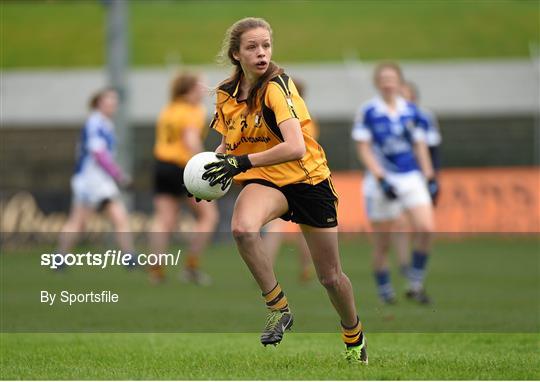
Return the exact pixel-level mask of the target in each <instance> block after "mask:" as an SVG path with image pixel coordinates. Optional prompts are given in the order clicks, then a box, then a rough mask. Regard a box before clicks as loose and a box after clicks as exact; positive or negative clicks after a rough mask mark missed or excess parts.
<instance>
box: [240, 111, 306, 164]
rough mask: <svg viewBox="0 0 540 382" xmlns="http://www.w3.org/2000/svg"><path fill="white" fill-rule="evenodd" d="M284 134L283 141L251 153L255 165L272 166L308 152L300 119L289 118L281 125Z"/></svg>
mask: <svg viewBox="0 0 540 382" xmlns="http://www.w3.org/2000/svg"><path fill="white" fill-rule="evenodd" d="M278 127H279V130H280V131H281V135H282V136H283V142H281V143H279V144H277V145H275V146H274V147H272V148H270V149H268V150H265V151H261V152H258V153H254V154H249V155H248V159H249V161H250V162H251V165H252V166H253V167H264V166H271V165H274V164H279V163H284V162H289V161H293V160H298V159H302V158H303V156H304V155H305V153H306V144H305V142H304V136H303V135H302V129H301V128H300V121H299V120H298V119H297V118H289V119H287V120H285V121H283V122H281V123H280V124H279V125H278Z"/></svg>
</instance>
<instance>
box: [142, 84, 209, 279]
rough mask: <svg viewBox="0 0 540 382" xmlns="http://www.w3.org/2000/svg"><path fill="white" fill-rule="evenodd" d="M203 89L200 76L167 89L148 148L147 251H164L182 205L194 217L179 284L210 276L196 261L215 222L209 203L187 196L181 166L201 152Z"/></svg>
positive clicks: (154, 274) (156, 270)
mask: <svg viewBox="0 0 540 382" xmlns="http://www.w3.org/2000/svg"><path fill="white" fill-rule="evenodd" d="M205 91H206V86H205V84H204V81H203V79H202V77H201V76H200V75H197V74H192V73H183V74H181V75H179V76H177V77H176V78H175V79H174V80H173V82H172V86H171V96H170V102H169V104H168V105H166V106H165V107H164V108H163V110H162V111H161V113H160V115H159V118H158V121H157V125H156V142H155V146H154V157H155V159H156V162H155V173H154V192H155V196H154V211H155V212H154V221H153V224H152V234H151V240H150V241H151V243H150V244H151V246H152V250H153V251H155V252H156V253H164V252H168V245H169V238H170V234H171V232H174V231H176V229H177V224H178V217H179V212H180V201H181V200H183V201H184V202H185V203H186V204H187V205H188V207H189V208H190V209H191V210H192V211H193V213H194V214H195V218H196V223H195V226H194V227H193V232H191V233H190V234H189V235H190V243H189V249H188V251H187V252H188V253H187V254H186V263H185V267H184V268H183V270H182V274H181V275H180V276H181V279H182V281H185V282H192V283H195V284H199V285H208V284H210V282H211V279H210V277H209V276H208V275H207V274H206V273H204V272H203V271H201V269H200V264H199V263H200V257H201V254H202V252H203V251H204V249H205V248H206V245H207V243H208V241H209V239H210V238H211V235H212V233H213V232H214V230H215V227H216V225H217V222H218V210H217V206H216V203H215V202H210V203H207V202H205V203H197V202H196V201H195V200H194V199H192V198H184V197H186V196H187V190H186V188H185V186H184V178H183V175H184V167H185V166H186V164H187V162H188V161H189V159H190V158H191V157H192V156H193V155H195V154H197V153H199V152H201V151H202V150H203V139H204V137H205V136H206V134H207V129H205V108H204V106H203V105H202V100H203V97H204V94H205ZM150 276H151V281H152V282H160V281H162V280H163V279H164V277H165V274H164V271H163V269H162V268H161V267H159V266H155V267H152V268H151V269H150Z"/></svg>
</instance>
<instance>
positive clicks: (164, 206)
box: [150, 194, 179, 283]
mask: <svg viewBox="0 0 540 382" xmlns="http://www.w3.org/2000/svg"><path fill="white" fill-rule="evenodd" d="M178 209H179V201H178V198H177V197H175V196H173V195H169V194H156V195H155V196H154V217H153V219H152V225H151V227H150V248H151V249H152V251H153V252H154V253H166V252H167V251H168V248H169V237H170V235H171V232H173V231H174V230H175V228H176V223H177V219H178ZM164 279H165V273H164V271H163V268H162V267H161V266H160V265H154V266H151V267H150V281H151V282H152V283H159V282H161V281H163V280H164Z"/></svg>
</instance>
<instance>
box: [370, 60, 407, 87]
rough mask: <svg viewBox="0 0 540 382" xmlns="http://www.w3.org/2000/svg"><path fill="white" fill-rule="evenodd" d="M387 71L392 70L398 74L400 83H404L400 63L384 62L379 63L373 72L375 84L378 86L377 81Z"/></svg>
mask: <svg viewBox="0 0 540 382" xmlns="http://www.w3.org/2000/svg"><path fill="white" fill-rule="evenodd" d="M385 69H392V70H393V71H394V72H396V73H397V75H398V77H399V80H400V82H403V81H404V78H403V72H402V70H401V67H400V66H399V64H398V63H396V62H393V61H383V62H380V63H378V64H377V66H376V67H375V70H374V71H373V83H374V84H375V85H377V80H378V79H379V75H380V74H381V72H382V71H383V70H385Z"/></svg>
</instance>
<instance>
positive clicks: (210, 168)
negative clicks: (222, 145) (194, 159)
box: [202, 154, 253, 191]
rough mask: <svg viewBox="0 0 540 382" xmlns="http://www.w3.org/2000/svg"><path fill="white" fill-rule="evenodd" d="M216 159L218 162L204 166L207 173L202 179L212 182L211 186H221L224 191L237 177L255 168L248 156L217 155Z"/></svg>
mask: <svg viewBox="0 0 540 382" xmlns="http://www.w3.org/2000/svg"><path fill="white" fill-rule="evenodd" d="M216 157H217V158H218V159H219V160H218V161H216V162H212V163H208V164H207V165H205V166H204V169H205V170H206V171H205V172H204V173H203V174H202V178H203V180H207V181H208V182H210V186H215V185H216V184H221V189H222V190H223V191H225V190H226V189H227V187H229V185H230V184H231V182H232V179H233V178H234V177H235V176H236V175H238V174H240V173H241V172H245V171H247V170H249V169H250V168H251V167H253V165H252V164H251V162H250V161H249V158H248V156H247V155H239V156H235V155H230V154H216Z"/></svg>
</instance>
